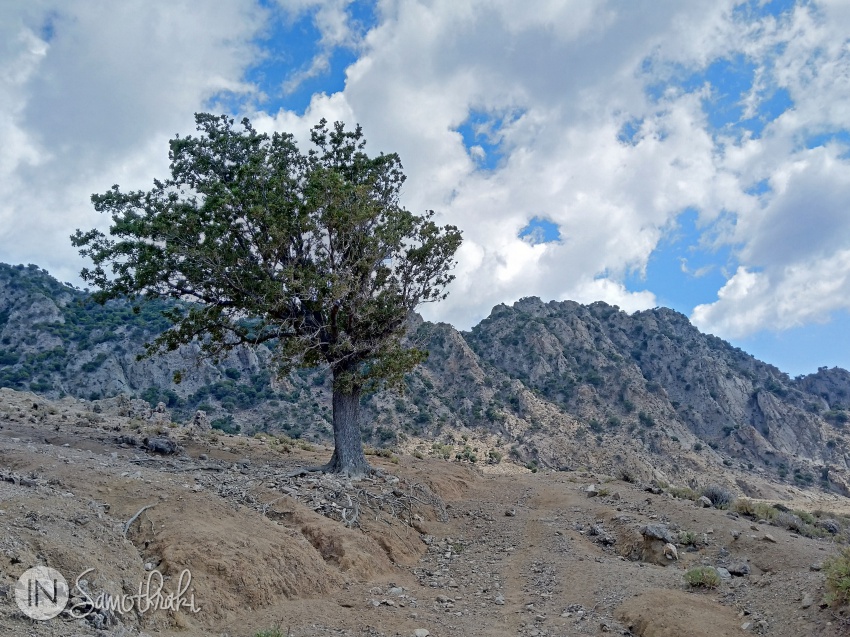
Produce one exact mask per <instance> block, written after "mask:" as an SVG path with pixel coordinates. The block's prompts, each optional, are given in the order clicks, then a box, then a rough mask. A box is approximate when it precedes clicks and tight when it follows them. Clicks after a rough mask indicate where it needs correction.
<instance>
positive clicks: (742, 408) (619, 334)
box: [0, 265, 850, 496]
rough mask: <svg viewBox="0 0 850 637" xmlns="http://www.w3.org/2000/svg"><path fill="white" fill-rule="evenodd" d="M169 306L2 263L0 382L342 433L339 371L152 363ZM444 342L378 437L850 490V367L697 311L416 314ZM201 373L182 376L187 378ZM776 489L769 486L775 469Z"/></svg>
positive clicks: (465, 455) (250, 363)
mask: <svg viewBox="0 0 850 637" xmlns="http://www.w3.org/2000/svg"><path fill="white" fill-rule="evenodd" d="M161 309H162V306H157V305H156V304H147V305H142V306H141V307H138V308H134V307H132V306H131V305H130V304H129V303H120V302H113V303H109V304H107V305H106V306H99V305H97V304H95V303H93V302H92V301H91V299H90V298H89V296H88V294H87V293H86V292H84V291H81V290H77V289H74V288H73V287H71V286H68V285H63V284H61V283H59V282H57V281H55V280H54V279H52V278H51V277H50V276H49V275H48V274H47V273H46V272H45V271H43V270H40V269H39V268H37V267H36V266H6V265H0V386H6V387H10V388H13V389H17V390H29V391H33V392H36V393H39V394H42V395H46V396H49V397H52V398H58V397H61V396H63V395H70V396H74V397H77V398H85V399H87V400H91V401H98V400H103V399H106V398H109V397H112V396H116V395H118V394H125V395H130V396H133V397H137V398H143V399H145V400H147V401H148V402H150V403H151V404H156V403H158V402H163V403H165V405H166V406H167V408H168V409H169V410H170V416H171V418H172V419H173V420H174V421H176V422H185V421H188V420H190V419H191V418H192V416H193V415H194V413H195V411H196V410H198V409H201V410H204V411H206V412H207V413H208V414H209V416H210V419H211V420H212V422H213V424H214V426H215V427H217V428H219V429H223V430H225V431H231V432H236V431H241V432H243V433H254V432H257V431H271V432H281V433H286V434H287V435H289V436H290V437H293V438H299V437H305V438H308V439H312V440H327V439H328V438H329V436H330V434H331V429H330V394H329V392H330V385H329V376H328V374H327V372H326V370H322V369H318V370H301V371H299V372H298V373H293V374H291V375H289V376H288V377H286V378H282V379H276V378H275V377H274V375H273V373H272V371H273V370H272V368H271V366H270V352H269V351H268V350H266V349H264V348H259V349H258V350H256V351H250V350H240V351H238V352H235V353H234V354H233V355H231V356H230V357H229V358H228V359H226V360H224V361H221V362H220V363H219V364H212V363H210V362H208V361H202V360H199V359H198V357H197V354H198V352H197V350H196V349H193V348H184V349H182V350H180V351H177V352H174V353H171V354H169V355H167V356H163V357H159V358H156V359H148V360H137V355H138V354H139V353H140V352H141V351H143V346H144V343H145V342H146V341H148V340H150V339H151V338H152V337H153V336H155V335H156V334H157V333H158V332H159V331H161V330H163V329H165V328H166V327H167V323H166V322H165V321H164V320H163V319H162V317H161V316H160V314H159V312H160V310H161ZM410 338H411V339H413V340H414V341H416V342H418V343H420V344H421V345H422V346H423V347H425V348H427V349H428V350H429V352H430V357H429V359H428V361H427V362H426V363H425V364H423V365H422V366H421V367H420V368H419V369H417V370H416V371H415V372H414V373H413V374H411V375H410V376H409V377H408V379H407V388H406V389H407V391H405V392H404V394H403V395H397V394H393V393H386V392H383V393H378V394H374V395H369V396H365V397H364V398H363V407H364V409H363V423H362V427H363V432H364V434H363V435H364V439H366V440H367V442H369V443H370V444H373V445H375V446H393V447H395V448H396V449H397V450H399V451H407V452H409V453H413V454H416V455H432V456H442V457H448V458H449V459H452V460H458V461H462V462H479V463H481V462H491V463H495V462H499V461H502V459H504V460H514V461H517V462H519V463H521V464H525V465H527V466H528V467H530V468H534V467H535V466H548V467H553V468H561V469H569V468H577V467H598V466H605V467H609V468H610V467H617V468H618V469H619V471H620V472H621V473H622V474H623V477H626V478H632V479H655V480H656V481H659V482H676V483H680V484H691V485H694V486H696V485H698V484H705V483H707V482H712V481H716V482H726V483H729V484H730V485H736V487H737V489H738V490H739V491H742V492H744V493H748V494H750V495H755V496H759V495H762V496H764V495H770V494H765V493H763V492H761V491H759V488H757V487H755V486H753V485H754V482H753V480H752V479H751V478H753V477H755V476H761V477H765V478H769V479H772V480H776V479H778V480H780V481H784V482H786V483H790V484H793V485H796V486H798V487H807V486H815V487H818V488H823V489H826V490H834V491H838V492H842V493H845V494H850V487H849V486H848V485H850V427H848V426H847V425H846V423H847V421H848V420H850V412H848V409H847V408H848V406H850V400H848V396H850V373H848V372H847V371H845V370H841V369H825V368H822V369H820V370H819V371H818V372H817V373H816V374H812V375H809V376H806V377H800V378H797V379H791V378H789V377H788V376H787V374H784V373H782V372H781V371H780V370H778V369H777V368H775V367H773V366H771V365H768V364H766V363H762V362H760V361H758V360H756V359H754V358H753V357H752V356H750V355H748V354H746V353H745V352H742V351H741V350H739V349H736V348H734V347H732V346H730V345H729V344H728V343H726V342H724V341H722V340H720V339H718V338H716V337H713V336H710V335H705V334H702V333H700V332H699V331H698V330H697V329H696V328H694V327H693V326H692V325H691V324H690V323H689V321H688V319H687V318H686V317H685V316H683V315H681V314H679V313H677V312H674V311H672V310H669V309H665V308H658V309H654V310H649V311H645V312H638V313H635V314H632V315H629V314H626V313H625V312H622V311H619V310H618V308H616V307H612V306H609V305H606V304H605V303H593V304H591V305H588V306H583V305H579V304H577V303H573V302H569V301H567V302H561V303H558V302H551V303H543V302H542V301H540V300H539V299H536V298H528V299H523V300H521V301H519V302H517V303H516V304H514V305H513V307H508V306H505V305H500V306H497V307H496V308H494V309H493V311H492V313H491V315H490V316H489V317H488V318H487V319H485V320H484V321H482V322H481V323H480V324H479V325H477V326H476V327H475V328H473V329H472V331H471V332H469V333H460V332H458V331H457V330H455V329H454V328H453V327H451V326H450V325H446V324H432V323H428V322H423V321H422V320H421V319H418V318H417V319H416V320H415V321H413V323H412V324H411V328H410ZM177 370H185V372H184V374H183V379H184V380H183V382H181V383H180V384H175V383H174V382H173V380H172V378H173V374H174V372H175V371H177ZM759 484H762V482H759Z"/></svg>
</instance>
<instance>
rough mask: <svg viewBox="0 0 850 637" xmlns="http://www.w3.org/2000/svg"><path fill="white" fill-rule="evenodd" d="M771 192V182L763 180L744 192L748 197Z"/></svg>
mask: <svg viewBox="0 0 850 637" xmlns="http://www.w3.org/2000/svg"><path fill="white" fill-rule="evenodd" d="M771 190H772V188H771V187H770V180H769V179H762V180H761V181H759V182H756V183H754V184H753V185H752V186H750V187H749V188H747V189H746V190H745V191H744V192H745V193H747V194H748V195H754V196H758V195H763V194H765V193H767V192H770V191H771Z"/></svg>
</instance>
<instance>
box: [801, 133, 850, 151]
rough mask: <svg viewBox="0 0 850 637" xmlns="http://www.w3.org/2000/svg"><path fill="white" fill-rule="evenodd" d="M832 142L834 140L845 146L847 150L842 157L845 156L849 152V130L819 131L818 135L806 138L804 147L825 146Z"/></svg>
mask: <svg viewBox="0 0 850 637" xmlns="http://www.w3.org/2000/svg"><path fill="white" fill-rule="evenodd" d="M832 142H836V143H838V144H841V145H842V146H844V147H845V148H848V151H845V153H844V154H843V155H842V157H846V156H847V154H848V152H850V132H848V131H846V130H840V131H832V132H829V133H819V134H818V135H812V136H810V137H808V138H806V142H805V145H806V148H809V149H811V148H818V147H819V146H826V145H827V144H830V143H832Z"/></svg>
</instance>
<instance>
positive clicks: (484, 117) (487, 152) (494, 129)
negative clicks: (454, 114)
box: [456, 110, 525, 170]
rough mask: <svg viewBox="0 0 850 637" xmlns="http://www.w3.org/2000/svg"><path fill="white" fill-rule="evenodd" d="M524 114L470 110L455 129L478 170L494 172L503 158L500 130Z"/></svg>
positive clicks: (522, 112) (520, 112) (520, 111)
mask: <svg viewBox="0 0 850 637" xmlns="http://www.w3.org/2000/svg"><path fill="white" fill-rule="evenodd" d="M524 112H525V111H522V110H517V111H509V112H507V113H494V112H488V111H478V110H472V111H470V113H469V117H467V118H466V121H464V122H463V124H461V125H460V126H458V127H457V129H456V130H457V132H458V133H460V134H461V137H463V145H464V146H466V150H467V152H468V153H469V155H470V157H472V159H473V160H475V163H476V164H477V166H478V167H479V168H483V169H484V170H495V169H496V168H497V167H498V166H499V163H500V162H501V161H502V159H504V156H505V152H504V148H503V147H502V132H501V131H502V128H504V127H505V126H506V125H508V124H510V123H511V122H515V121H516V120H518V119H519V118H520V117H522V115H523V114H524Z"/></svg>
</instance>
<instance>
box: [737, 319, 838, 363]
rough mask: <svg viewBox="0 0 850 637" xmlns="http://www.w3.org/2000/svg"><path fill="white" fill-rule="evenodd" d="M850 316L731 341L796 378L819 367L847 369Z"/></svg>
mask: <svg viewBox="0 0 850 637" xmlns="http://www.w3.org/2000/svg"><path fill="white" fill-rule="evenodd" d="M848 333H850V314H848V313H847V312H835V313H834V314H833V315H832V317H831V318H830V320H829V322H827V323H823V324H818V323H813V324H809V325H806V326H805V327H792V328H790V329H786V330H782V331H781V332H775V331H767V330H764V331H761V332H758V333H757V334H754V335H752V336H749V337H747V338H739V339H731V342H732V344H733V345H735V346H736V347H740V348H741V349H742V350H744V351H745V352H747V353H749V354H752V355H753V356H755V357H756V358H758V359H760V360H763V361H769V362H770V364H771V365H776V366H777V367H778V368H779V369H781V370H782V371H783V372H787V373H788V374H790V375H791V376H792V377H793V376H796V375H798V374H811V373H814V372H816V371H817V369H818V367H821V366H823V365H826V366H827V367H836V366H838V367H844V368H846V367H847V359H848V356H850V345H848V341H847V334H848Z"/></svg>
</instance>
